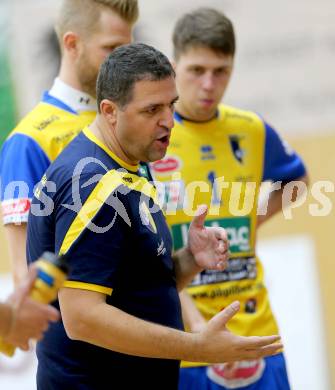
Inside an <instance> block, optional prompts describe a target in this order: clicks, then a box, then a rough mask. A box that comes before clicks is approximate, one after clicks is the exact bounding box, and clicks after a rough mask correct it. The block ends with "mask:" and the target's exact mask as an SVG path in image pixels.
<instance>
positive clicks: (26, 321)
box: [4, 267, 59, 351]
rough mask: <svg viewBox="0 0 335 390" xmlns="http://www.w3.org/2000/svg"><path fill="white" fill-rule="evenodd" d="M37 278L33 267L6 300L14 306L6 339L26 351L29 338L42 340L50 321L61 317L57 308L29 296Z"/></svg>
mask: <svg viewBox="0 0 335 390" xmlns="http://www.w3.org/2000/svg"><path fill="white" fill-rule="evenodd" d="M35 278H36V269H35V268H34V267H31V268H30V270H29V274H28V276H27V279H26V280H25V282H24V283H22V284H21V285H20V286H19V287H17V288H16V289H15V291H14V292H13V293H12V295H10V297H9V298H8V299H7V301H6V303H7V304H9V305H11V307H12V319H11V324H10V327H9V330H8V332H7V334H6V335H5V336H4V341H5V342H6V343H9V344H12V345H14V346H16V347H19V348H21V349H23V350H24V351H27V350H28V349H29V339H35V340H40V339H41V338H42V336H43V332H44V331H45V330H46V329H47V328H48V325H49V321H57V320H58V319H59V312H58V311H57V310H56V309H55V308H53V307H51V306H49V305H45V304H41V303H38V302H36V301H34V300H32V299H31V298H30V297H29V294H30V291H31V288H32V287H33V285H34V282H35Z"/></svg>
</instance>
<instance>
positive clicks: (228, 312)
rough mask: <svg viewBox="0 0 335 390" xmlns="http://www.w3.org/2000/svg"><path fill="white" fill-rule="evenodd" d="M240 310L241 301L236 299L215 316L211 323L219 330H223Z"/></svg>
mask: <svg viewBox="0 0 335 390" xmlns="http://www.w3.org/2000/svg"><path fill="white" fill-rule="evenodd" d="M239 310H240V302H238V301H235V302H233V303H231V304H230V305H229V306H227V307H226V308H225V309H224V310H222V311H221V312H220V313H218V314H217V315H216V316H214V317H213V318H212V319H211V320H210V321H209V323H211V324H212V326H213V327H214V328H215V329H217V330H220V329H221V330H222V328H224V327H225V326H226V324H227V322H228V321H229V320H231V319H232V318H233V317H234V315H235V314H236V313H237V312H238V311H239Z"/></svg>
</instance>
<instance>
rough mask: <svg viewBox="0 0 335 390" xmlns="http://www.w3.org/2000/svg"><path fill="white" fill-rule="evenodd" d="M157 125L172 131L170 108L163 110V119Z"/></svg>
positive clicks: (172, 123)
mask: <svg viewBox="0 0 335 390" xmlns="http://www.w3.org/2000/svg"><path fill="white" fill-rule="evenodd" d="M159 125H160V126H163V127H166V128H168V129H172V127H173V126H174V119H173V110H171V108H170V107H169V108H166V109H165V110H164V113H163V117H162V118H161V119H160V121H159Z"/></svg>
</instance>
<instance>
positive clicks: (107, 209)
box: [27, 128, 182, 390]
mask: <svg viewBox="0 0 335 390" xmlns="http://www.w3.org/2000/svg"><path fill="white" fill-rule="evenodd" d="M140 171H141V170H140V169H139V166H132V165H128V164H126V163H124V162H123V161H121V160H120V159H119V158H118V157H117V156H115V155H114V154H113V153H112V152H111V151H110V150H109V149H107V147H106V146H105V145H104V144H102V143H101V142H100V141H99V140H98V139H97V138H96V137H95V136H94V135H93V133H92V132H91V131H90V130H89V129H88V128H86V129H84V131H83V132H82V133H81V134H80V135H78V136H77V137H76V138H75V139H74V140H73V141H72V142H71V143H70V145H69V146H68V147H67V148H66V149H65V150H64V152H63V153H62V154H61V155H60V156H59V157H58V158H57V159H56V161H55V162H54V163H53V164H52V165H51V166H50V167H49V169H48V170H47V172H46V174H45V175H44V177H43V178H42V180H41V182H40V184H39V186H37V188H36V191H35V196H34V198H33V200H32V205H31V211H30V216H29V222H28V246H27V258H28V260H29V261H30V262H31V261H34V260H36V259H37V258H38V257H39V256H40V255H41V253H42V252H43V251H46V250H48V251H52V252H56V253H66V254H67V255H68V258H69V263H70V270H71V271H70V275H69V279H68V281H67V282H66V283H65V286H66V287H69V288H79V289H84V290H90V291H96V292H100V293H103V294H105V295H106V302H107V304H109V305H113V306H115V307H117V308H119V309H121V310H123V311H124V312H127V313H129V314H131V315H134V316H136V317H138V318H141V319H144V320H147V321H151V322H154V323H158V324H162V325H165V326H169V327H172V328H176V329H182V320H181V311H180V303H179V297H178V292H177V289H176V281H175V273H174V266H173V261H172V257H171V250H172V239H171V235H170V232H169V229H168V227H167V225H166V222H165V218H164V216H163V214H162V211H161V209H160V208H159V206H158V204H157V199H156V190H155V188H154V187H153V185H152V184H151V183H150V182H149V181H148V180H147V178H145V177H143V176H142V174H141V172H140ZM55 305H56V307H58V303H57V302H56V303H55ZM37 354H38V359H39V368H38V386H39V387H38V388H40V389H43V390H44V389H50V390H51V389H55V390H56V389H57V390H58V389H60V388H62V389H63V388H64V389H70V388H71V389H72V388H80V389H97V388H102V386H103V385H106V386H107V384H108V383H110V382H113V383H118V382H119V383H123V384H124V387H125V388H128V387H127V384H130V383H136V384H137V386H138V387H139V388H145V387H148V384H149V385H150V381H151V380H154V378H152V379H150V378H151V373H152V372H154V373H155V378H156V377H157V376H158V377H159V375H161V376H164V377H167V382H168V383H170V387H169V388H175V387H176V386H177V381H178V371H179V362H178V361H173V360H164V359H149V358H140V357H132V356H129V355H124V354H121V353H116V352H112V351H110V350H107V349H103V348H99V347H96V346H94V345H91V344H88V343H85V342H80V341H72V340H70V339H69V338H68V337H67V335H66V333H65V330H64V326H63V323H62V322H58V323H56V324H52V325H51V326H50V328H49V329H48V331H47V332H46V334H45V337H44V339H43V340H42V341H41V342H39V343H38V348H37ZM127 374H128V375H127Z"/></svg>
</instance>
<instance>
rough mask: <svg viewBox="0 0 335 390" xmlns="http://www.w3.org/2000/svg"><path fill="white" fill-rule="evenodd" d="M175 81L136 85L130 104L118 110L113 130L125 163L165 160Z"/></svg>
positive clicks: (174, 97) (148, 82) (168, 79)
mask: <svg viewBox="0 0 335 390" xmlns="http://www.w3.org/2000/svg"><path fill="white" fill-rule="evenodd" d="M177 97H178V96H177V90H176V85H175V80H174V77H172V76H171V77H168V78H166V79H164V80H160V81H148V80H142V81H138V82H136V83H135V85H134V89H133V92H132V99H131V101H130V102H129V103H128V104H127V105H126V106H125V107H123V108H122V109H121V108H117V112H116V126H115V128H114V129H113V131H114V133H115V134H114V137H115V138H116V139H117V141H118V143H119V145H120V147H121V149H122V151H123V153H124V154H125V155H126V156H127V159H128V162H131V163H137V162H138V161H147V162H149V161H156V160H160V159H161V158H162V157H164V155H165V153H166V149H167V147H168V145H169V139H170V135H171V129H172V127H173V125H174V123H173V112H174V104H175V102H176V100H177Z"/></svg>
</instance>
